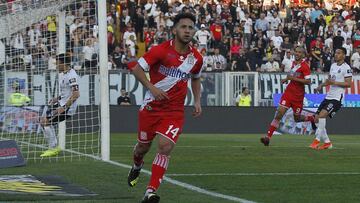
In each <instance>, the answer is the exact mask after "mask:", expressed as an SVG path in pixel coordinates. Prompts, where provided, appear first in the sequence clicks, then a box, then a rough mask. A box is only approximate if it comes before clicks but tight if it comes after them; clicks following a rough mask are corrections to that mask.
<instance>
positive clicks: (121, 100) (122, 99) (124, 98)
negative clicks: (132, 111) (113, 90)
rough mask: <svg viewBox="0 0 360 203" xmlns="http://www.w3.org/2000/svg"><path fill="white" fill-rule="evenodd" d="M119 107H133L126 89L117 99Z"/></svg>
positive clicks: (122, 90)
mask: <svg viewBox="0 0 360 203" xmlns="http://www.w3.org/2000/svg"><path fill="white" fill-rule="evenodd" d="M117 104H118V105H126V106H128V105H131V102H130V97H129V95H128V93H127V92H126V90H125V89H124V88H122V89H121V95H120V96H119V97H118V99H117Z"/></svg>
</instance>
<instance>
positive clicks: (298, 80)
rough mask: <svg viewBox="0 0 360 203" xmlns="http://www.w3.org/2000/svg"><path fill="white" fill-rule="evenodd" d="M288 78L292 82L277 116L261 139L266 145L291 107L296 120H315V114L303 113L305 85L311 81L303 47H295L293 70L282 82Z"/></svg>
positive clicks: (286, 90) (283, 96)
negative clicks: (307, 114)
mask: <svg viewBox="0 0 360 203" xmlns="http://www.w3.org/2000/svg"><path fill="white" fill-rule="evenodd" d="M288 80H290V83H289V84H288V86H287V87H286V89H285V92H284V94H283V95H282V97H281V100H280V104H279V107H278V109H277V112H276V114H275V118H274V119H273V120H272V122H271V124H270V128H269V130H268V132H267V135H266V136H265V137H262V138H261V139H260V141H261V142H262V143H263V144H264V145H265V146H269V144H270V139H271V137H272V135H273V133H274V131H275V130H276V129H277V128H278V127H279V123H280V120H281V119H282V117H283V116H284V114H285V113H286V111H287V110H288V109H289V108H292V110H293V112H294V120H295V122H303V121H312V122H313V121H314V117H313V116H304V115H301V111H302V108H303V100H304V96H305V85H307V84H310V83H311V80H310V67H309V65H308V63H307V62H306V61H305V49H304V48H302V47H297V48H296V49H295V61H294V63H293V65H292V68H291V71H290V73H289V74H288V75H287V77H286V78H285V79H282V80H281V83H282V84H284V83H285V82H287V81H288Z"/></svg>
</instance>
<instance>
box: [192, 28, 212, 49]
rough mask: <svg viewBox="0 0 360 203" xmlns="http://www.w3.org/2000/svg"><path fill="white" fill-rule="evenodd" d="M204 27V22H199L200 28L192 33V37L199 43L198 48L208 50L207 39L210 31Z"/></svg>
mask: <svg viewBox="0 0 360 203" xmlns="http://www.w3.org/2000/svg"><path fill="white" fill-rule="evenodd" d="M205 27H206V26H205V25H204V24H201V25H200V30H198V31H196V33H195V35H194V39H195V40H196V41H197V43H198V44H199V49H200V50H202V49H206V50H208V47H207V45H208V43H209V40H210V39H211V35H210V32H209V31H207V30H206V29H205Z"/></svg>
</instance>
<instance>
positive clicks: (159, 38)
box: [155, 25, 169, 44]
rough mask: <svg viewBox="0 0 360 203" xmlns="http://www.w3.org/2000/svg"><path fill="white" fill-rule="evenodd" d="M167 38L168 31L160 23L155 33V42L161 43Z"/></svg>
mask: <svg viewBox="0 0 360 203" xmlns="http://www.w3.org/2000/svg"><path fill="white" fill-rule="evenodd" d="M168 39H169V36H168V33H167V32H166V30H165V27H164V26H163V25H160V27H159V29H158V30H157V32H156V33H155V41H156V43H157V44H161V43H163V42H165V41H167V40H168Z"/></svg>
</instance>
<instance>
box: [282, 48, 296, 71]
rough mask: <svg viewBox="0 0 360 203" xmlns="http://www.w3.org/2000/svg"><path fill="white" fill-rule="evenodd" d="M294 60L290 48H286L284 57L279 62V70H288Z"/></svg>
mask: <svg viewBox="0 0 360 203" xmlns="http://www.w3.org/2000/svg"><path fill="white" fill-rule="evenodd" d="M294 61H295V57H294V55H293V54H291V50H290V49H289V50H286V52H285V57H284V59H283V60H282V62H281V71H282V72H285V73H288V72H290V71H291V68H292V65H293V62H294Z"/></svg>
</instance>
